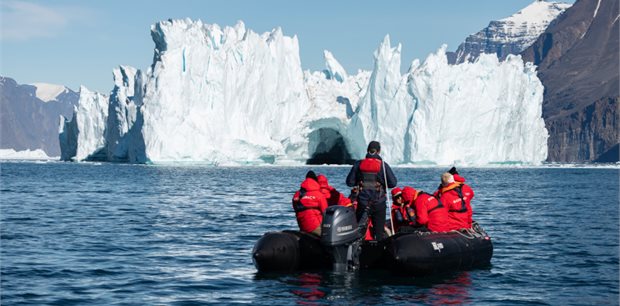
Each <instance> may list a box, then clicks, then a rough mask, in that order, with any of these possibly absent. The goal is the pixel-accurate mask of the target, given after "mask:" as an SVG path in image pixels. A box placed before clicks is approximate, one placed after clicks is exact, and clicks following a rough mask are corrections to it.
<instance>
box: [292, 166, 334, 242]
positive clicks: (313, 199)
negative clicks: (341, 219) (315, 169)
mask: <svg viewBox="0 0 620 306" xmlns="http://www.w3.org/2000/svg"><path fill="white" fill-rule="evenodd" d="M301 188H302V189H303V190H305V192H304V193H305V194H303V195H302V194H301V192H300V191H299V190H298V191H297V192H296V193H295V195H294V196H293V209H294V210H295V217H297V224H298V225H299V229H300V230H301V231H303V232H307V233H310V232H312V231H313V230H315V229H316V228H317V227H319V226H321V222H323V213H325V209H327V201H326V200H325V196H324V195H323V193H322V192H321V189H320V186H319V183H318V182H317V181H315V180H313V179H311V178H307V179H306V180H305V181H303V183H301Z"/></svg>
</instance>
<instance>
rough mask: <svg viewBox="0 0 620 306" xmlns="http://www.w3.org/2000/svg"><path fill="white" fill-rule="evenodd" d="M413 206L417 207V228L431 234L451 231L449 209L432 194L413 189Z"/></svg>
mask: <svg viewBox="0 0 620 306" xmlns="http://www.w3.org/2000/svg"><path fill="white" fill-rule="evenodd" d="M412 190H413V198H412V200H411V203H412V206H413V207H415V226H416V227H421V228H426V229H428V230H429V231H431V232H448V231H450V230H452V229H451V227H450V223H449V217H448V209H447V208H446V207H445V206H444V205H443V203H442V202H441V201H440V200H438V199H437V198H436V197H435V196H433V195H432V194H429V193H426V192H424V191H417V190H415V189H413V188H412Z"/></svg>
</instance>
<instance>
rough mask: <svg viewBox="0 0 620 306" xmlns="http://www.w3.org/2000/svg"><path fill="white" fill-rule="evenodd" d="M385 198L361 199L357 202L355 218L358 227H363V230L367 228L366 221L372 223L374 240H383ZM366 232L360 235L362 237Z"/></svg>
mask: <svg viewBox="0 0 620 306" xmlns="http://www.w3.org/2000/svg"><path fill="white" fill-rule="evenodd" d="M385 202H386V201H385V197H381V198H379V199H376V200H370V199H362V198H360V199H359V200H358V204H357V211H356V212H355V213H356V217H357V220H358V222H359V223H360V225H362V224H363V225H364V228H367V227H368V219H370V220H371V221H372V236H373V238H375V240H382V239H383V238H384V233H385V232H384V229H383V228H384V227H385V217H386V215H385V209H386V207H385V205H386V203H385ZM365 233H366V231H364V232H363V233H362V235H364V234H365Z"/></svg>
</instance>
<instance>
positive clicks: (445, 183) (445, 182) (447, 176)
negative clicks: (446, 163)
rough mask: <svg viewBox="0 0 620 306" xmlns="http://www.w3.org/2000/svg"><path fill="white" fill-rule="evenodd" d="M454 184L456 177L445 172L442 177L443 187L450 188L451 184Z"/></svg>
mask: <svg viewBox="0 0 620 306" xmlns="http://www.w3.org/2000/svg"><path fill="white" fill-rule="evenodd" d="M452 183H454V176H453V175H452V174H450V173H449V172H444V173H443V174H442V175H441V185H442V186H448V185H450V184H452Z"/></svg>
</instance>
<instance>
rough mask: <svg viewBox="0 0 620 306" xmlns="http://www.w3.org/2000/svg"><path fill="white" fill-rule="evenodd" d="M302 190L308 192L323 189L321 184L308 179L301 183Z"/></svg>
mask: <svg viewBox="0 0 620 306" xmlns="http://www.w3.org/2000/svg"><path fill="white" fill-rule="evenodd" d="M301 188H303V189H306V191H318V190H319V189H321V186H319V183H318V182H317V181H315V180H313V179H311V178H307V179H306V180H305V181H303V183H301Z"/></svg>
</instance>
